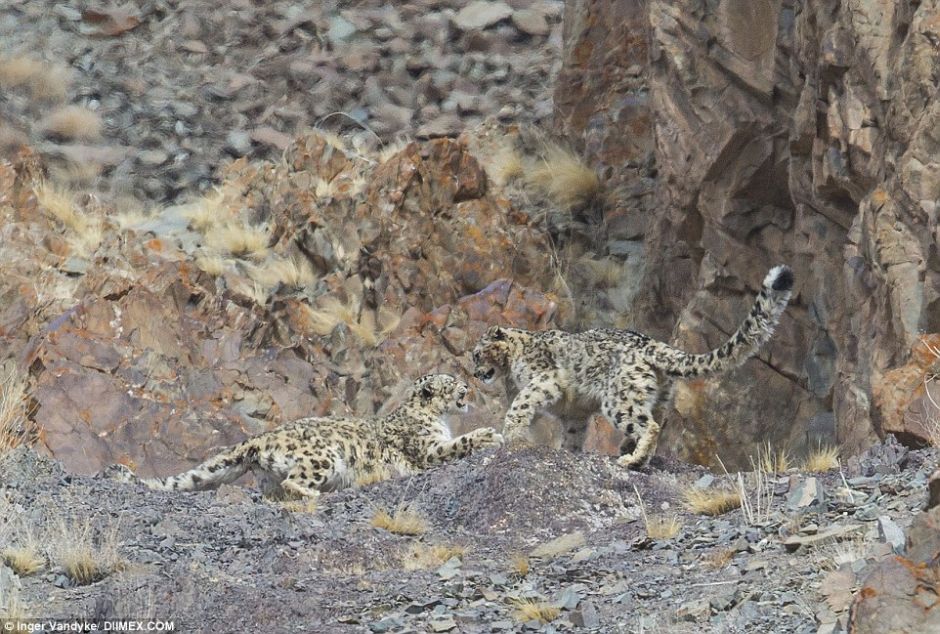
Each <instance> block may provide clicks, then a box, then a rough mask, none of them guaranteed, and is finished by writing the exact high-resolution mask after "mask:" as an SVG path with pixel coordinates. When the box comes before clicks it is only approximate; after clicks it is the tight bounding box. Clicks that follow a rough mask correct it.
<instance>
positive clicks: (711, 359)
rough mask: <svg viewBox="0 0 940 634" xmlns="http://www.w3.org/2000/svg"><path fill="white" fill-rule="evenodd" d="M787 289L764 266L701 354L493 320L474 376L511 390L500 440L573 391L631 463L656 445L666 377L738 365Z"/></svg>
mask: <svg viewBox="0 0 940 634" xmlns="http://www.w3.org/2000/svg"><path fill="white" fill-rule="evenodd" d="M792 288H793V272H792V271H791V270H790V269H789V268H788V267H786V266H777V267H774V268H773V269H771V270H770V272H769V273H768V274H767V277H765V278H764V283H763V287H762V288H761V291H760V293H759V294H758V295H757V299H756V300H755V301H754V305H753V307H752V308H751V312H750V314H748V316H747V318H745V320H744V321H743V322H742V323H741V325H740V327H738V329H737V331H735V333H734V334H732V335H731V337H730V338H729V339H728V340H727V341H726V342H725V343H724V344H723V345H721V346H720V347H718V348H716V349H714V350H712V351H710V352H707V353H704V354H692V353H689V352H685V351H683V350H679V349H677V348H673V347H672V346H670V345H668V344H665V343H663V342H661V341H656V340H654V339H651V338H649V337H647V336H646V335H642V334H640V333H636V332H633V331H630V330H614V329H596V330H588V331H586V332H581V333H567V332H563V331H560V330H547V331H544V332H531V331H527V330H521V329H517V328H504V327H500V326H495V327H493V328H490V329H489V330H488V331H487V332H486V334H485V335H484V336H483V337H482V338H481V339H480V341H479V343H478V344H477V345H476V347H475V348H474V351H473V360H474V365H475V371H474V375H475V376H476V377H477V378H479V379H482V380H483V381H485V382H491V381H493V380H494V379H495V378H496V377H497V376H498V375H501V374H502V375H505V376H506V378H508V379H510V380H511V381H512V382H513V383H514V384H515V385H516V387H518V388H519V393H518V394H517V395H516V397H515V398H514V399H513V401H512V404H511V405H510V407H509V411H508V412H507V413H506V417H505V419H504V423H503V435H504V436H505V437H506V438H507V440H516V439H519V438H520V437H523V436H524V435H525V433H526V430H527V429H528V427H529V425H530V424H531V422H532V419H533V418H534V416H535V414H536V412H537V411H538V410H539V409H542V408H545V407H548V406H550V405H552V404H554V403H556V402H557V401H559V400H561V399H562V397H563V396H565V395H567V394H570V393H575V394H577V395H578V396H580V397H586V398H587V399H588V400H591V401H596V402H597V403H598V404H599V405H600V410H601V412H602V413H603V414H604V416H605V417H607V418H608V419H609V420H610V421H612V422H613V423H614V424H615V425H616V426H617V428H618V429H620V431H622V432H623V434H624V441H623V443H622V444H621V447H620V453H621V456H620V458H619V460H618V462H619V463H620V464H621V465H623V466H626V467H636V466H639V465H642V464H643V463H644V462H645V461H646V460H647V459H648V458H649V456H650V455H652V453H653V452H654V451H655V449H656V442H657V439H658V437H659V431H660V426H659V424H658V423H657V422H656V421H655V419H654V418H653V409H654V408H655V407H656V406H657V405H658V404H660V403H661V401H663V400H664V399H665V398H666V397H667V395H668V394H669V392H670V388H671V385H672V383H673V381H674V380H675V379H676V378H691V377H698V376H703V375H707V374H715V373H720V372H724V371H727V370H730V369H732V368H735V367H737V366H739V365H741V364H742V363H744V362H745V361H746V360H747V359H748V358H749V357H751V356H752V355H753V354H754V353H755V352H756V351H757V349H758V348H760V346H762V345H763V344H764V343H765V342H766V341H767V340H769V339H770V337H771V335H772V334H773V332H774V329H775V328H776V326H777V322H778V321H779V319H780V315H781V314H782V313H783V310H784V309H785V308H786V306H787V303H788V302H789V300H790V294H791V291H792Z"/></svg>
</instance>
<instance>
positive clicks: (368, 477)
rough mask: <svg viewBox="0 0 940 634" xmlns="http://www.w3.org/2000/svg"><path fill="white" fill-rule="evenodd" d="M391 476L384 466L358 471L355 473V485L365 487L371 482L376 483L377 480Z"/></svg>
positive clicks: (384, 479)
mask: <svg viewBox="0 0 940 634" xmlns="http://www.w3.org/2000/svg"><path fill="white" fill-rule="evenodd" d="M391 477H392V473H391V471H389V470H388V469H386V468H385V467H377V468H375V469H372V470H370V471H365V472H359V473H358V474H357V475H356V482H355V486H357V487H366V486H369V485H371V484H377V483H379V482H385V481H386V480H388V479H389V478H391Z"/></svg>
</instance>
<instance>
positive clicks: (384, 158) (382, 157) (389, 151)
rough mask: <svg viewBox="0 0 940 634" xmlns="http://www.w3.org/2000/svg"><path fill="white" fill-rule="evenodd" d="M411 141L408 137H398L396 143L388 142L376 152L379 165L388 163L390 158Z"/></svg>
mask: <svg viewBox="0 0 940 634" xmlns="http://www.w3.org/2000/svg"><path fill="white" fill-rule="evenodd" d="M408 143H410V142H409V141H408V140H407V139H398V140H397V141H395V142H394V143H387V144H386V145H384V146H383V147H382V149H381V150H379V151H378V152H377V153H376V158H377V160H378V163H379V165H381V164H383V163H387V162H388V161H389V159H391V158H392V157H393V156H395V155H396V154H398V153H399V152H401V151H402V150H404V149H405V148H406V147H408Z"/></svg>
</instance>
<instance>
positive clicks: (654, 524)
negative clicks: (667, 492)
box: [633, 485, 682, 540]
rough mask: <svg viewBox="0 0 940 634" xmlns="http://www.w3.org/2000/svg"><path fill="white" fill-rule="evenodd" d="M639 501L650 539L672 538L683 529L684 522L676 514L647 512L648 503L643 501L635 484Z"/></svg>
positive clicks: (634, 488)
mask: <svg viewBox="0 0 940 634" xmlns="http://www.w3.org/2000/svg"><path fill="white" fill-rule="evenodd" d="M633 490H634V491H635V492H636V499H637V503H638V504H639V505H640V513H641V514H642V515H643V525H644V526H645V527H646V536H647V537H649V538H650V539H659V540H661V539H672V538H673V537H675V536H676V535H678V534H679V531H680V530H681V529H682V522H680V521H679V518H678V517H677V516H675V515H673V516H671V517H665V516H658V515H653V516H650V515H649V514H648V513H647V512H646V504H644V503H643V497H642V496H641V495H640V490H639V489H637V488H636V485H634V487H633Z"/></svg>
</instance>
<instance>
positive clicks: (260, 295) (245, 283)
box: [231, 277, 269, 306]
mask: <svg viewBox="0 0 940 634" xmlns="http://www.w3.org/2000/svg"><path fill="white" fill-rule="evenodd" d="M231 288H232V292H234V293H237V294H239V295H244V296H245V297H248V298H249V299H251V301H253V302H254V303H255V304H257V305H258V306H264V305H265V304H267V303H268V297H269V293H268V289H266V288H265V287H263V286H261V284H258V283H257V282H255V281H253V280H248V279H245V278H242V277H236V278H235V279H234V280H232V281H231Z"/></svg>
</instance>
